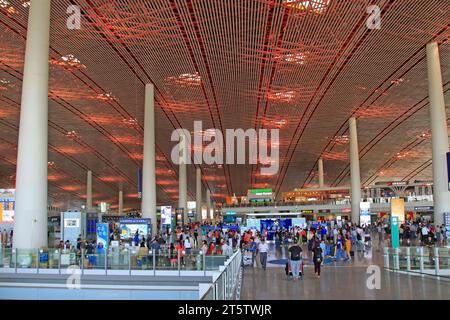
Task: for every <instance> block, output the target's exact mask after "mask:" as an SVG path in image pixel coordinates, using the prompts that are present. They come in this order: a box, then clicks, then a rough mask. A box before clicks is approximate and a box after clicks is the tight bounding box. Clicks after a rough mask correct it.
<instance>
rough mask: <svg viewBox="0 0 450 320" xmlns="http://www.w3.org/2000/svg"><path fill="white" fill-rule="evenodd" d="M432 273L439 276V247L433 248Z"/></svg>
mask: <svg viewBox="0 0 450 320" xmlns="http://www.w3.org/2000/svg"><path fill="white" fill-rule="evenodd" d="M434 273H435V274H436V276H439V248H438V247H435V248H434Z"/></svg>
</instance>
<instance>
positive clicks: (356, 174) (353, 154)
mask: <svg viewBox="0 0 450 320" xmlns="http://www.w3.org/2000/svg"><path fill="white" fill-rule="evenodd" d="M349 129H350V198H351V204H352V222H353V223H359V214H360V202H361V177H360V171H359V149H358V130H357V128H356V119H355V118H353V117H352V118H350V120H349Z"/></svg>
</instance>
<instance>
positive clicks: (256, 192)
mask: <svg viewBox="0 0 450 320" xmlns="http://www.w3.org/2000/svg"><path fill="white" fill-rule="evenodd" d="M249 193H250V194H264V193H272V189H250V190H249Z"/></svg>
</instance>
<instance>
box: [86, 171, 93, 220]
mask: <svg viewBox="0 0 450 320" xmlns="http://www.w3.org/2000/svg"><path fill="white" fill-rule="evenodd" d="M86 185H87V188H86V211H87V212H90V211H92V171H91V170H88V172H87V183H86Z"/></svg>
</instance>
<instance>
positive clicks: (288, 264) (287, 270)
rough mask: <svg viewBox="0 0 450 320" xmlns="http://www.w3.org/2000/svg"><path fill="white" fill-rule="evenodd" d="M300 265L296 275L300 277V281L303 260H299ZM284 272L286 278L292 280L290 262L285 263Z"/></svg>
mask: <svg viewBox="0 0 450 320" xmlns="http://www.w3.org/2000/svg"><path fill="white" fill-rule="evenodd" d="M300 261H301V263H300V264H299V266H298V268H299V270H298V271H299V272H298V275H299V277H300V279H303V258H302V259H300ZM284 271H285V272H286V277H287V278H288V279H291V278H293V276H294V275H293V274H292V268H291V260H290V259H288V262H286V267H285V268H284Z"/></svg>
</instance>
